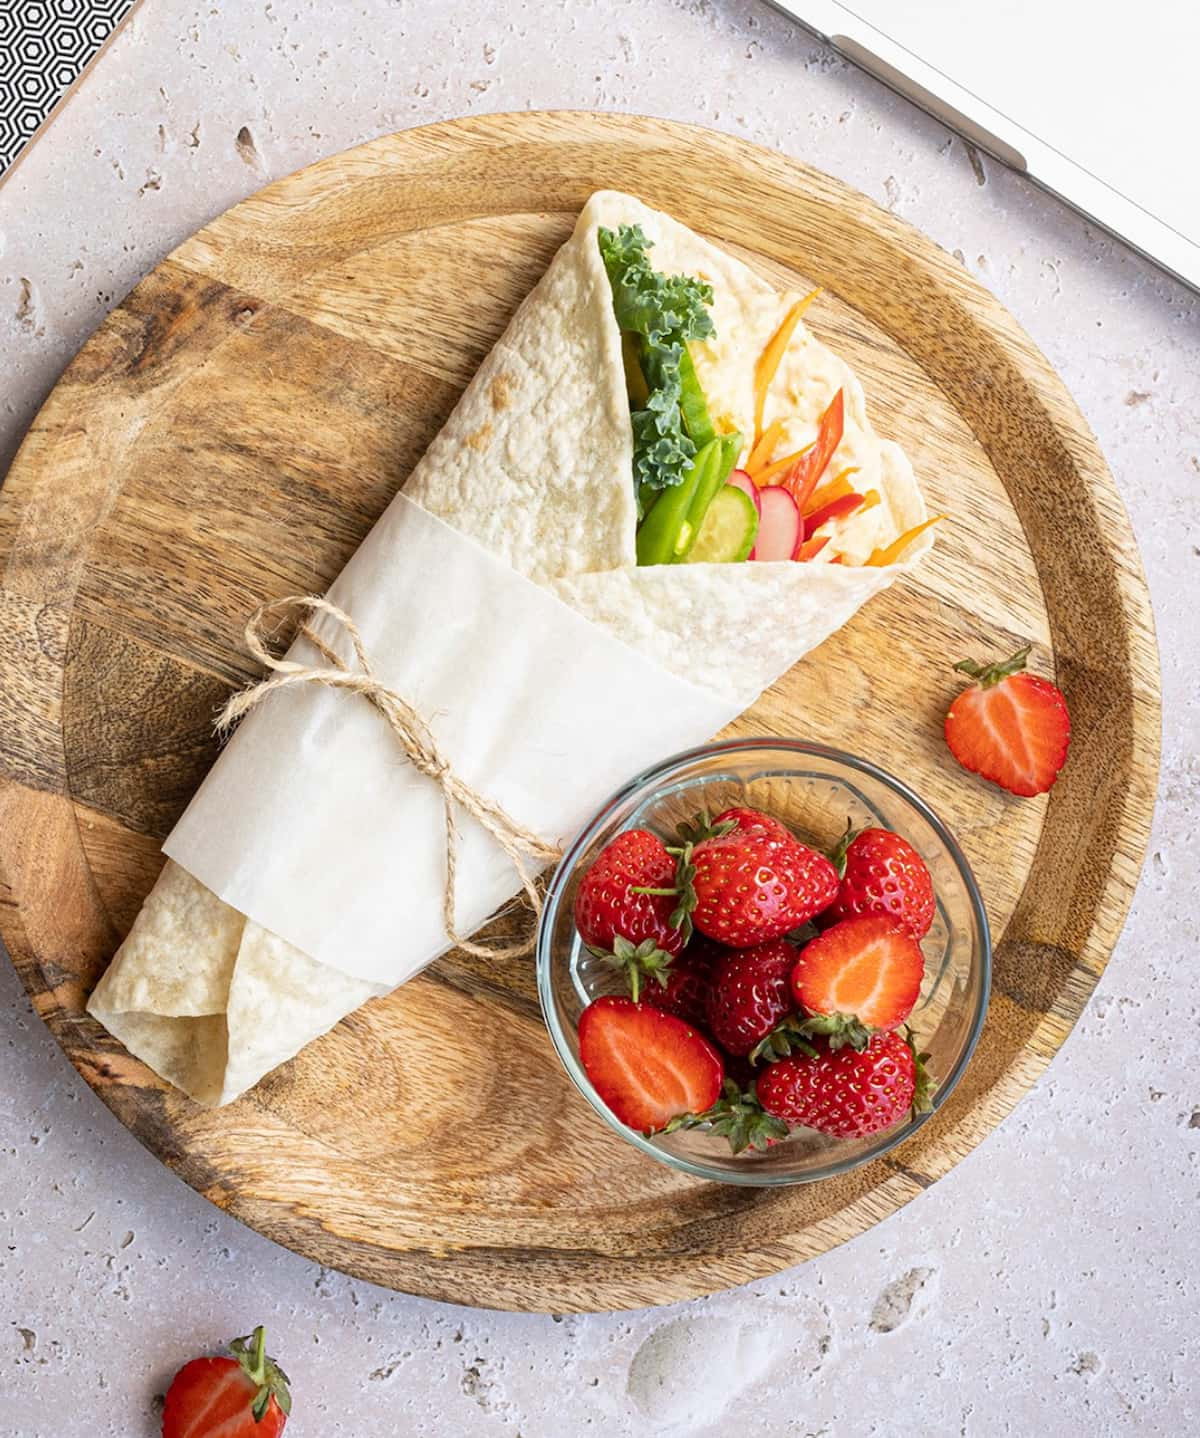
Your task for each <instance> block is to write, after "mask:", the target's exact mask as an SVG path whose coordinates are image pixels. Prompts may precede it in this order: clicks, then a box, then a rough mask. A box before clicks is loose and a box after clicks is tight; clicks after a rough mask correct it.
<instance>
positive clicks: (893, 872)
mask: <svg viewBox="0 0 1200 1438" xmlns="http://www.w3.org/2000/svg"><path fill="white" fill-rule="evenodd" d="M832 858H833V864H834V867H835V868H837V869H840V870H841V874H842V882H841V884H840V885H839V887H838V892H837V898H836V899H834V901H833V903H832V905H831V906H830V907H829V909H828V910H827V911H826V913H825V914H824V915H823V916H822V919H823V921H824V920H832V921H834V922H836V921H837V920H838V919H850V918H853V917H854V916H855V915H858V914H887V915H888V917H889V918H891V919H892V920H893V921H894V922H895V923H897V924H899V925H900V927H901V928H902V929H905V930H907V932H908V933H910V934H911V935H912V936H913V938H914V939H923V938H924V937H925V935H926V934H927V933H928V932H929V929H930V926H931V925H932V923H933V916H934V914H935V913H936V912H937V900H936V899H935V898H934V893H933V879H932V878H931V877H930V873H929V870H928V868H927V867H926V865H925V860H924V859H922V858H921V856H920V854H918V853H917V851H916V850H915V849H914V848H913V846H912V845H911V844H910V843H909V842H908V840H907V839H902V838H901V837H900V835H899V834H893V833H892V832H891V830H890V829H864V830H863V831H862V832H861V833H860V834H858V835H855V834H854V832H853V830H850V829H848V830H847V831H846V837H845V838H844V839H843V840H842V843H841V844H839V846H838V847H837V849H835V850H834V852H833V856H832Z"/></svg>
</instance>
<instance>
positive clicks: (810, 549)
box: [795, 534, 837, 564]
mask: <svg viewBox="0 0 1200 1438" xmlns="http://www.w3.org/2000/svg"><path fill="white" fill-rule="evenodd" d="M828 543H829V536H828V535H827V534H822V535H820V536H819V537H818V538H816V539H806V540H805V541H804V543H803V544H802V545H801V546H800V548H799V549H797V550H796V554H795V557H796V558H797V559H799V560H801V561H802V562H803V561H804V560H807V559H815V558H816V556H817V555H818V554H820V552H821V551H822V550H823V549H824V548H825V546H826V545H827V544H828ZM834 563H835V564H836V563H837V561H836V560H834Z"/></svg>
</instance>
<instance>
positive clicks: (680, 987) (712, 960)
mask: <svg viewBox="0 0 1200 1438" xmlns="http://www.w3.org/2000/svg"><path fill="white" fill-rule="evenodd" d="M725 952H726V951H725V950H724V949H722V948H721V947H720V945H718V944H714V943H712V942H711V940H709V939H706V938H704V937H703V936H701V937H698V938H694V939H693V940H692V942H691V943H690V944H689V945H688V946H687V948H686V949H684V951H683V953H682V954H680V955H679V957H678V958H675V959H672V960H671V962H670V963H669V964H667V965H665V966H664V967H663V968H661V969H660V970H659V971H658V974H657V975H652V976H651V977H652V978H653V979H655V980H656V981H655V982H648V983H644V984H643V985H642V986H641V997H642V1002H643V1003H647V1004H649V1005H650V1006H651V1007H652V1008H656V1009H662V1011H663V1012H664V1013H668V1014H674V1015H675V1017H676V1018H680V1019H683V1021H684V1022H685V1023H689V1024H697V1025H699V1026H700V1027H704V1026H705V1025H706V1023H707V1018H706V1016H705V1015H706V1010H707V1003H708V990H709V985H710V984H711V982H712V975H713V969H714V968H715V967H716V965H717V964H718V962H719V961H720V960H721V958H722V956H723V955H724V954H725Z"/></svg>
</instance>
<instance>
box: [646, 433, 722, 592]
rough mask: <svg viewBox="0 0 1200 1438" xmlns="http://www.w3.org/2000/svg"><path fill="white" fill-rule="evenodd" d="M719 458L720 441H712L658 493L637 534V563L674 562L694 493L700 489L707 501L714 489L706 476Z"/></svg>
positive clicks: (716, 465) (717, 467)
mask: <svg viewBox="0 0 1200 1438" xmlns="http://www.w3.org/2000/svg"><path fill="white" fill-rule="evenodd" d="M723 458H724V451H723V449H722V446H721V443H720V441H719V440H713V441H712V442H711V443H710V444H706V445H705V446H704V448H703V449H701V450H699V451H698V452H697V453H696V455H695V457H694V458H693V460H692V462H691V464H690V465H689V466H688V468H687V469H686V470H685V471H684V475H683V479H682V480H681V481H680V482H679V483H678V484H676V485H673V486H672V487H671V488H670V489H664V490H663V491H662V493H661V494H660V495H659V497H658V499H656V500H655V502H654V508H653V509H651V511H650V513H649V514H647V516H646V517H645V519H644V520H642V524H641V527H640V528H639V530H638V532H637V562H638V563H639V564H671V563H672V562H673V561H674V560H675V557H676V546H677V544H678V542H679V538H680V535H681V534H682V533H683V529H684V525H685V524H686V523H687V522H688V518H689V515H690V512H691V508H692V505H693V504H694V503H695V500H696V497H697V494H698V493H699V492H700V491H701V490H702V489H703V490H705V491H707V492H708V498H709V499H710V500H711V498H712V494H713V493H715V490H713V489H712V488H711V478H710V476H711V473H713V472H719V470H720V466H721V462H722V460H723Z"/></svg>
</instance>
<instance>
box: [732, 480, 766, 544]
mask: <svg viewBox="0 0 1200 1438" xmlns="http://www.w3.org/2000/svg"><path fill="white" fill-rule="evenodd" d="M725 483H726V484H732V485H733V487H734V489H740V490H741V491H742V493H743V494H748V495H749V496H750V498H751V499H752V500H753V501H754V507H755V509H757V510H758V512H759V514H762V504H761V502H760V500H759V498H758V495H759V488H758V485H757V484H755V483H754V481H753V480H752V479H751V478H750V476H749V475H748V474H747V473H746V471H745V470H744V469H735V470H734V471H733V473H732V474H731V475H730V476H729V478H728V479H727V480H726V481H725ZM753 557H754V556H753V555H751V558H753Z"/></svg>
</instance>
